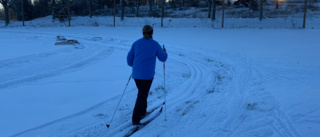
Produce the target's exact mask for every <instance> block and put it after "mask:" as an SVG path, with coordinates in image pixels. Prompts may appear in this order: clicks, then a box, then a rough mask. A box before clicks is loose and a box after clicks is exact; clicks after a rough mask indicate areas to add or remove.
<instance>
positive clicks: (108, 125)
mask: <svg viewBox="0 0 320 137" xmlns="http://www.w3.org/2000/svg"><path fill="white" fill-rule="evenodd" d="M131 76H132V74H131V75H130V77H129V80H128V83H127V85H126V87H125V88H124V90H123V93H122V95H121V98H120V100H119V102H118V105H117V107H116V110H115V111H114V113H113V115H112V118H111V120H110V122H109V124H107V125H106V126H107V128H109V127H110V124H111V122H112V120H113V117H114V115H115V114H116V112H117V110H118V107H119V105H120V102H121V100H122V97H123V95H124V93H125V92H126V89H127V87H128V84H129V82H130V79H131Z"/></svg>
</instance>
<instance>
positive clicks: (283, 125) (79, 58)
mask: <svg viewBox="0 0 320 137" xmlns="http://www.w3.org/2000/svg"><path fill="white" fill-rule="evenodd" d="M22 33H24V35H27V36H26V37H27V38H28V39H29V38H31V39H35V41H37V40H39V41H42V39H48V40H49V42H44V44H48V43H50V44H52V43H53V42H54V39H55V36H56V35H64V36H66V37H67V38H70V39H71V38H74V39H77V40H79V41H80V42H81V43H83V44H84V45H85V46H86V48H85V49H81V50H76V49H74V48H73V47H55V49H54V50H40V51H41V53H34V54H27V55H24V56H23V57H17V58H13V59H12V58H8V59H5V60H1V61H0V63H1V68H0V69H2V70H5V71H6V72H8V73H5V72H3V73H1V72H0V74H1V76H2V77H1V80H2V81H1V83H0V84H1V87H0V89H2V90H7V89H11V88H12V89H14V88H16V87H17V88H19V87H24V86H28V85H41V84H43V83H50V84H51V82H57V83H63V82H74V81H72V80H66V81H65V80H60V79H59V78H66V77H68V76H70V75H72V74H74V75H77V74H82V73H87V72H88V70H89V71H97V72H99V73H106V71H110V68H112V69H111V70H112V71H114V70H119V71H115V72H113V73H119V72H121V75H119V74H117V77H112V78H113V79H111V78H110V79H90V78H87V77H84V78H85V79H81V80H79V81H81V82H83V81H89V82H83V83H85V84H87V85H85V86H89V87H90V86H94V83H97V82H99V81H98V80H101V81H100V82H101V83H106V84H107V83H112V82H116V83H120V84H116V86H119V85H120V87H119V88H118V89H117V90H114V88H115V87H113V86H110V87H107V88H105V87H103V86H101V85H100V87H99V86H98V87H97V88H105V90H106V93H105V94H106V98H107V99H106V100H104V101H101V102H100V103H96V102H95V103H92V102H85V103H86V104H89V106H91V107H86V108H87V109H81V110H80V111H73V113H72V114H65V115H63V116H62V117H59V118H56V119H54V120H46V121H43V122H42V123H41V124H38V126H27V127H28V128H30V129H24V130H21V132H17V133H15V134H13V135H12V136H17V137H19V136H94V137H96V136H98V137H99V136H101V137H102V136H123V135H124V134H125V132H119V131H118V130H119V129H121V128H122V127H123V126H125V125H128V124H130V123H131V114H132V108H133V105H134V101H135V96H136V92H137V91H136V88H135V85H134V82H131V83H130V85H129V87H128V91H127V92H126V95H125V97H124V101H123V102H121V105H120V108H119V112H118V113H117V114H116V116H115V121H114V122H113V124H112V126H111V128H110V129H106V127H105V124H106V123H107V122H108V121H109V120H110V117H111V115H112V112H113V111H114V109H115V107H116V102H117V101H118V99H119V96H111V97H108V95H109V94H110V93H111V92H117V91H118V90H119V91H120V92H121V91H122V87H121V86H124V85H125V82H126V80H127V77H128V76H129V75H130V71H129V70H130V69H129V67H128V66H126V65H123V64H119V63H118V64H117V62H125V56H126V54H127V52H128V50H129V48H130V46H131V44H132V42H133V41H134V40H133V39H132V40H130V39H127V38H119V37H116V36H115V37H110V36H109V37H106V36H103V35H101V34H100V35H93V34H91V35H84V34H70V33H69V34H68V33H51V32H43V33H38V34H33V33H31V34H30V32H28V31H25V32H22ZM40 39H41V40H40ZM161 42H164V43H162V44H164V45H166V47H167V50H168V53H169V60H168V62H166V90H167V92H168V93H167V95H168V96H167V103H168V104H167V107H168V108H167V119H168V121H164V115H163V114H162V115H161V116H160V117H159V118H158V119H156V120H155V121H153V122H152V123H150V124H149V125H148V126H146V127H144V128H143V129H142V130H139V131H138V132H137V133H135V134H134V135H133V136H168V137H169V136H170V137H171V136H177V137H178V136H231V137H232V136H246V137H247V136H248V137H251V136H272V137H280V136H281V137H287V136H290V137H291V136H292V137H299V136H304V135H303V134H300V132H301V128H297V121H298V122H301V121H302V122H305V121H312V122H313V123H317V118H318V117H317V116H314V115H316V114H317V110H318V109H317V108H315V109H313V110H311V111H308V112H310V114H303V116H294V117H292V115H293V114H291V113H288V112H287V113H286V112H285V111H284V110H283V108H282V106H280V103H279V101H278V100H277V98H275V96H274V95H273V94H272V92H274V91H270V89H268V88H266V83H268V82H270V81H272V80H277V79H283V80H292V79H297V80H296V81H297V83H299V82H306V80H309V78H310V77H311V76H307V75H309V74H314V76H312V78H314V80H315V81H308V83H311V84H310V85H313V86H314V85H315V84H314V83H316V82H317V78H318V77H319V75H318V73H316V72H318V70H316V69H315V70H313V71H310V72H315V73H305V72H306V71H308V72H309V70H305V69H300V68H297V67H295V68H290V67H283V66H285V65H282V68H281V67H277V66H273V65H274V64H276V63H274V62H272V63H268V62H267V63H265V62H263V63H261V62H256V61H255V60H253V59H252V58H250V57H246V56H245V55H238V54H230V53H226V52H222V53H221V51H220V52H218V51H214V50H210V48H203V49H202V48H192V47H191V46H188V45H183V44H181V45H179V41H178V42H175V44H172V43H170V42H167V41H161ZM177 43H178V44H177ZM181 43H183V42H181ZM31 45H32V43H31ZM51 49H52V48H51ZM65 58H68V59H69V58H70V60H67V59H66V60H63V61H61V62H60V61H58V60H61V59H65ZM46 60H49V61H50V62H51V64H50V62H46ZM259 61H261V60H259ZM262 61H264V60H262ZM29 63H30V64H29ZM103 63H106V64H107V65H104V66H103V68H101V66H102V65H100V64H103ZM32 66H38V67H39V68H37V67H35V68H32ZM288 66H289V65H288ZM301 67H304V66H301ZM86 68H90V69H88V70H86ZM127 68H128V69H127ZM24 69H26V71H23V70H24ZM32 69H34V70H38V71H34V72H33V71H32ZM156 69H157V70H156V76H155V80H154V83H153V86H152V88H151V91H150V95H149V106H148V107H149V108H150V107H153V106H155V105H156V104H158V103H160V102H162V101H163V68H162V63H158V66H157V68H156ZM85 70H86V71H85ZM284 72H286V74H288V73H289V75H286V74H283V73H284ZM66 73H67V74H66ZM7 74H10V75H7ZM69 74H70V75H69ZM107 74H109V73H107ZM100 75H101V74H100ZM85 76H87V75H85ZM106 77H109V76H106ZM306 77H307V78H306ZM71 78H73V79H77V78H78V77H71ZM48 79H49V80H48ZM51 79H53V80H51ZM87 79H90V80H87ZM122 79H123V80H122ZM304 80H305V81H304ZM123 81H124V82H123ZM77 82H78V81H77ZM77 82H75V83H77ZM81 82H79V83H77V84H78V85H77V84H75V85H77V86H80V85H83V83H81ZM121 83H123V84H121ZM44 86H47V84H44ZM293 87H294V86H293ZM42 89H44V90H46V89H48V87H44V88H42ZM42 89H41V90H42ZM60 89H62V88H60ZM63 90H65V91H63V92H66V91H67V90H68V88H65V89H63ZM90 92H91V91H90ZM120 92H119V93H120ZM304 92H305V91H304ZM92 94H94V93H92ZM114 94H115V95H118V94H117V93H114ZM288 94H289V93H288ZM103 96H104V95H103ZM82 97H84V96H82ZM5 103H6V102H5ZM77 105H78V104H77ZM298 105H299V104H298ZM304 105H306V104H304ZM51 107H52V106H51ZM49 109H50V108H49ZM294 110H295V109H293V110H292V111H294ZM76 112H78V113H76ZM304 113H306V112H304ZM295 114H296V115H299V114H300V113H298V112H296V113H295ZM309 115H311V116H314V117H308V116H309ZM50 121H51V122H50ZM305 123H306V122H305ZM32 127H33V128H32ZM191 130H192V132H191Z"/></svg>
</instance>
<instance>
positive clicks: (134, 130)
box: [124, 106, 163, 137]
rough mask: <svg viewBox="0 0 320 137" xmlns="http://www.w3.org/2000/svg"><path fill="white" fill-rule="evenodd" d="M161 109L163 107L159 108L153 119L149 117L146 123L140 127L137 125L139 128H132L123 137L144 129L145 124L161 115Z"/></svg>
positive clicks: (128, 136)
mask: <svg viewBox="0 0 320 137" xmlns="http://www.w3.org/2000/svg"><path fill="white" fill-rule="evenodd" d="M162 109H163V106H161V108H160V110H159V111H158V112H157V113H156V114H155V115H154V116H153V117H151V118H150V119H148V120H147V121H145V122H143V123H141V125H139V126H134V127H133V128H132V129H131V130H130V131H129V132H128V133H127V134H126V135H125V136H124V137H130V136H131V135H133V134H134V133H136V132H137V131H139V130H140V129H142V128H143V127H145V126H146V125H147V124H149V123H150V122H152V121H153V120H154V119H156V118H157V117H158V116H159V115H160V114H161V112H162Z"/></svg>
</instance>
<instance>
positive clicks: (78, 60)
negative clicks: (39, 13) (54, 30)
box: [0, 35, 114, 89]
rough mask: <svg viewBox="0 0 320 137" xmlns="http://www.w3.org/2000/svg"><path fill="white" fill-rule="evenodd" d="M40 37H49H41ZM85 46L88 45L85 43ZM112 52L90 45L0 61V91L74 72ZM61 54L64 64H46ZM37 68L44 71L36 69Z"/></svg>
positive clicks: (106, 48)
mask: <svg viewBox="0 0 320 137" xmlns="http://www.w3.org/2000/svg"><path fill="white" fill-rule="evenodd" d="M41 37H49V36H46V35H42V36H41ZM85 44H90V43H87V42H85ZM113 51H114V49H113V48H110V47H103V46H101V45H97V46H91V45H90V46H87V48H85V49H79V50H76V49H72V48H71V49H70V48H66V49H61V50H56V51H52V52H44V53H40V54H33V55H27V56H23V57H18V58H14V59H8V60H2V61H0V66H1V67H0V70H1V69H2V70H6V71H5V72H6V73H3V74H0V75H1V76H0V77H1V82H0V89H2V88H7V87H12V86H15V85H19V84H24V83H28V82H31V81H37V80H40V79H43V78H47V77H51V76H55V75H59V74H64V73H67V72H72V71H75V70H77V69H79V68H81V67H83V66H86V65H88V64H90V63H93V62H95V61H98V60H101V59H103V58H106V57H108V56H109V55H110V54H111V53H112V52H113ZM65 52H69V53H65ZM61 54H62V55H63V56H64V57H65V59H66V60H65V61H64V62H61V61H60V62H47V59H49V58H54V57H55V56H61ZM49 60H50V59H49ZM41 62H42V63H43V64H41V66H34V65H33V64H36V65H40V64H38V63H41ZM29 64H31V65H29ZM53 64H54V65H53ZM45 65H47V66H45ZM19 66H23V67H19ZM37 67H41V68H44V69H36V68H37ZM26 68H28V69H26ZM35 70H36V71H35ZM7 71H9V72H7Z"/></svg>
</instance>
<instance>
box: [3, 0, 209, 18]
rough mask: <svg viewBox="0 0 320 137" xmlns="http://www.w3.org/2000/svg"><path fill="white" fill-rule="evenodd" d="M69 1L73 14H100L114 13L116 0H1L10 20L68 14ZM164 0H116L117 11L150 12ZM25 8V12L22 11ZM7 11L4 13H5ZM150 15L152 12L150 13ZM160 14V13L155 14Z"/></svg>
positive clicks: (199, 0)
mask: <svg viewBox="0 0 320 137" xmlns="http://www.w3.org/2000/svg"><path fill="white" fill-rule="evenodd" d="M68 2H70V3H69V4H70V11H71V13H70V14H71V15H72V16H100V15H103V16H104V15H110V14H111V15H112V14H113V6H114V0H33V1H31V0H0V3H1V4H2V5H3V7H4V8H8V14H9V18H10V20H19V21H21V20H22V17H23V16H22V13H24V20H32V19H35V18H39V17H45V16H48V15H56V17H60V16H64V15H67V14H68V13H67V10H68ZM161 2H162V0H115V4H116V9H117V10H116V12H117V14H119V12H121V6H124V7H126V8H127V9H126V10H125V12H127V13H128V14H136V13H137V11H138V10H139V9H137V8H139V6H143V5H149V6H150V7H149V8H150V12H151V11H153V9H158V8H159V5H161ZM166 2H167V3H168V4H169V5H172V6H176V7H181V6H184V7H197V6H204V5H207V4H208V0H168V1H166ZM22 6H23V7H22ZM130 7H131V8H130ZM22 10H23V12H22ZM4 14H5V13H2V15H4ZM149 15H150V14H149ZM153 16H159V14H155V13H154V14H153Z"/></svg>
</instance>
